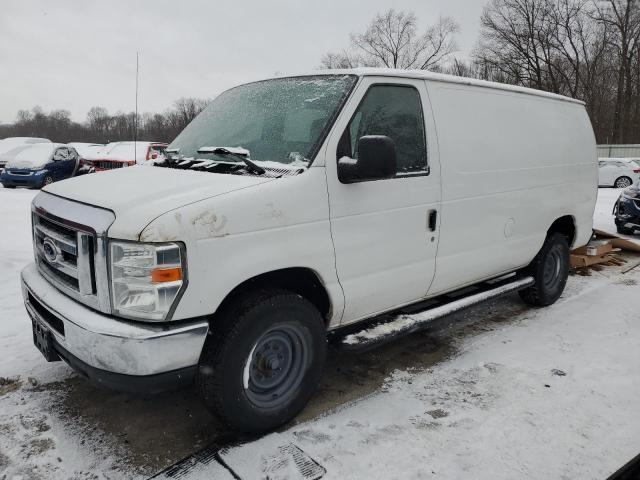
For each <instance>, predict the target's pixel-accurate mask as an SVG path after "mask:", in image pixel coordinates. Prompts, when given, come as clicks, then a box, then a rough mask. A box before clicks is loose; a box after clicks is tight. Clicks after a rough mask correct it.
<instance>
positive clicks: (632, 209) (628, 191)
mask: <svg viewBox="0 0 640 480" xmlns="http://www.w3.org/2000/svg"><path fill="white" fill-rule="evenodd" d="M613 214H614V215H615V217H616V218H615V223H616V230H617V231H618V233H621V234H624V235H631V234H633V233H634V232H635V231H636V230H640V185H639V184H637V183H636V184H635V185H631V186H630V187H627V188H625V189H624V190H623V191H622V193H621V194H620V197H618V200H617V201H616V204H615V205H614V207H613Z"/></svg>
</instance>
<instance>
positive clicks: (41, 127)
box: [0, 98, 209, 143]
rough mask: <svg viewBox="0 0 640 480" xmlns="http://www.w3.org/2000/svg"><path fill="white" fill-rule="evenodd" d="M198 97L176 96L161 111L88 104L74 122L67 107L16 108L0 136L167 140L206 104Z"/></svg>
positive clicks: (0, 127)
mask: <svg viewBox="0 0 640 480" xmlns="http://www.w3.org/2000/svg"><path fill="white" fill-rule="evenodd" d="M208 102H209V100H205V99H200V98H179V99H178V100H176V101H175V102H174V103H173V105H172V106H171V108H170V109H168V110H167V111H165V112H164V113H143V114H138V115H137V116H136V114H135V112H129V113H124V112H118V113H115V114H113V115H111V114H109V112H108V111H107V109H106V108H103V107H92V108H91V109H89V112H88V113H87V118H86V120H85V121H84V122H74V121H73V120H72V119H71V113H70V112H69V111H68V110H52V111H51V112H45V111H44V110H43V109H42V108H40V107H34V108H32V109H31V110H20V111H18V114H17V117H16V121H15V122H14V123H12V124H0V138H6V137H43V138H48V139H50V140H51V141H53V142H60V143H68V142H90V143H108V142H110V141H119V140H133V139H134V138H135V135H136V122H137V139H138V140H143V141H144V140H146V141H157V142H167V143H169V142H171V141H172V140H173V139H174V138H175V137H176V136H177V135H178V134H179V133H180V132H181V131H182V129H183V128H184V127H186V126H187V125H188V124H189V122H191V120H193V119H194V118H195V117H196V116H197V115H198V114H199V113H200V112H201V111H202V110H203V109H204V107H206V105H207V104H208Z"/></svg>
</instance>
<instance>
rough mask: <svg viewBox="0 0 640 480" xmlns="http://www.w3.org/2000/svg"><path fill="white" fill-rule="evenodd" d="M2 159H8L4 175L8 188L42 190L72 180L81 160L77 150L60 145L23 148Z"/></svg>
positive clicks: (2, 179) (1, 180)
mask: <svg viewBox="0 0 640 480" xmlns="http://www.w3.org/2000/svg"><path fill="white" fill-rule="evenodd" d="M2 157H4V158H5V159H6V166H5V169H4V171H3V172H2V174H0V183H2V185H3V186H4V187H5V188H15V187H29V188H41V187H43V186H45V185H49V184H51V183H53V182H57V181H58V180H64V179H65V178H71V177H73V176H74V175H75V174H76V171H77V170H78V167H79V160H80V157H79V155H78V152H76V150H75V149H74V148H73V147H70V146H68V145H63V144H60V143H37V144H32V145H20V146H18V147H16V148H14V149H13V150H9V151H8V152H6V153H4V154H3V155H2Z"/></svg>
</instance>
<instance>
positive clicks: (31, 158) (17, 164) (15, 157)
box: [2, 143, 60, 169]
mask: <svg viewBox="0 0 640 480" xmlns="http://www.w3.org/2000/svg"><path fill="white" fill-rule="evenodd" d="M59 146H60V145H59V144H57V143H36V144H32V145H26V146H25V145H20V146H19V147H16V148H15V149H13V150H9V151H8V152H7V153H5V154H4V155H2V157H5V158H4V159H5V160H7V168H33V169H35V168H42V167H44V166H45V165H46V164H47V163H48V162H49V160H50V158H51V154H52V153H53V150H55V149H56V148H57V147H59Z"/></svg>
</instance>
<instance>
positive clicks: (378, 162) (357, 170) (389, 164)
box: [338, 135, 397, 183]
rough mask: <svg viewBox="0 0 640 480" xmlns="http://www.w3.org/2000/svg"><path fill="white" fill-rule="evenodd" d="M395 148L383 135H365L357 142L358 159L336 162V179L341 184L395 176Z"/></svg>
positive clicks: (344, 159)
mask: <svg viewBox="0 0 640 480" xmlns="http://www.w3.org/2000/svg"><path fill="white" fill-rule="evenodd" d="M396 171H397V165H396V146H395V143H394V142H393V140H392V139H391V138H389V137H387V136H385V135H365V136H364V137H360V139H359V140H358V158H357V159H353V158H348V157H342V158H341V159H339V160H338V179H339V180H340V182H342V183H356V182H363V181H367V180H382V179H386V178H393V177H395V175H396Z"/></svg>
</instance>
